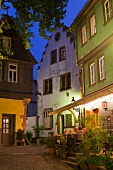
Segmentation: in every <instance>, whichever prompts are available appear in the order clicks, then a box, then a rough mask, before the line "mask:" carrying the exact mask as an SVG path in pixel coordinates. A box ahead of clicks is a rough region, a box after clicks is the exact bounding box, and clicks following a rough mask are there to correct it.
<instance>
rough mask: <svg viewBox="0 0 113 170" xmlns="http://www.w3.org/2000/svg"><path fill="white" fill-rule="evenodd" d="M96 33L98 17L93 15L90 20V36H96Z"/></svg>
mask: <svg viewBox="0 0 113 170" xmlns="http://www.w3.org/2000/svg"><path fill="white" fill-rule="evenodd" d="M96 32H97V30H96V16H95V14H93V15H92V16H91V18H90V36H91V37H92V36H94V35H95V34H96Z"/></svg>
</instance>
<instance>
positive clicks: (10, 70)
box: [8, 63, 18, 83]
mask: <svg viewBox="0 0 113 170" xmlns="http://www.w3.org/2000/svg"><path fill="white" fill-rule="evenodd" d="M10 66H16V70H15V69H12V68H10ZM11 72H12V73H11ZM10 73H11V74H12V80H10ZM15 74H16V75H15ZM14 76H16V80H14V79H15V78H14ZM17 80H18V64H14V63H9V64H8V82H12V83H17Z"/></svg>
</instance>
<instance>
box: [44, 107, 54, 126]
mask: <svg viewBox="0 0 113 170" xmlns="http://www.w3.org/2000/svg"><path fill="white" fill-rule="evenodd" d="M51 111H53V109H45V110H44V127H45V128H53V115H51V116H49V112H51Z"/></svg>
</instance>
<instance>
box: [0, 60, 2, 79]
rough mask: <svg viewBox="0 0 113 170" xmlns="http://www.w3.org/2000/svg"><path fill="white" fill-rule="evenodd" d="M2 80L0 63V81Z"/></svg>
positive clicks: (0, 64) (0, 65)
mask: <svg viewBox="0 0 113 170" xmlns="http://www.w3.org/2000/svg"><path fill="white" fill-rule="evenodd" d="M1 80H2V63H1V62H0V81H1Z"/></svg>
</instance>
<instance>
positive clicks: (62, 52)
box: [59, 46, 66, 61]
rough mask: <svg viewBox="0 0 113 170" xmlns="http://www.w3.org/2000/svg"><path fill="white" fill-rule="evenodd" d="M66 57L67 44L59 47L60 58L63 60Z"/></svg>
mask: <svg viewBox="0 0 113 170" xmlns="http://www.w3.org/2000/svg"><path fill="white" fill-rule="evenodd" d="M65 58H66V48H65V46H64V47H61V48H60V49H59V60H60V61H62V60H64V59H65Z"/></svg>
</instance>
